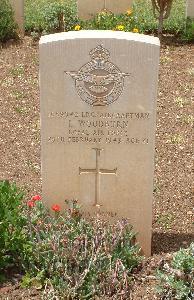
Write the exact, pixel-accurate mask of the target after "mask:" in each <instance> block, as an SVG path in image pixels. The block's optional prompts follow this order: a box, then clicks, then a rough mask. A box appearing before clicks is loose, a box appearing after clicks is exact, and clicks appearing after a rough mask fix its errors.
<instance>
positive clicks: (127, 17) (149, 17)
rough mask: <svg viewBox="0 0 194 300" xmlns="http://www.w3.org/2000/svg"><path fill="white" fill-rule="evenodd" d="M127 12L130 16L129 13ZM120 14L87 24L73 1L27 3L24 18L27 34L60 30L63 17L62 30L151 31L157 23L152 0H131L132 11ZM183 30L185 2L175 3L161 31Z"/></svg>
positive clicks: (101, 16)
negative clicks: (78, 15) (81, 18)
mask: <svg viewBox="0 0 194 300" xmlns="http://www.w3.org/2000/svg"><path fill="white" fill-rule="evenodd" d="M128 12H130V13H128ZM128 12H126V13H125V14H122V15H114V14H110V13H106V12H102V13H100V14H98V15H97V16H95V17H94V19H92V20H90V21H83V20H78V18H77V8H76V1H75V0H61V1H60V0H34V1H31V0H26V3H25V18H26V25H25V27H26V30H27V31H28V32H33V31H35V32H43V33H52V32H56V31H59V30H61V29H60V26H59V19H60V16H61V15H62V13H63V15H64V30H74V29H75V28H76V29H77V28H78V27H76V25H79V26H80V25H81V27H80V29H111V30H115V29H116V30H118V29H117V26H122V27H119V30H125V31H133V29H134V28H135V29H137V30H138V32H141V33H144V32H154V31H156V30H157V28H158V22H157V20H156V19H155V18H154V14H153V9H152V0H134V1H133V8H129V11H128ZM184 29H185V0H174V1H173V5H172V9H171V14H170V17H169V18H168V19H167V20H165V21H164V32H169V33H178V32H183V31H184Z"/></svg>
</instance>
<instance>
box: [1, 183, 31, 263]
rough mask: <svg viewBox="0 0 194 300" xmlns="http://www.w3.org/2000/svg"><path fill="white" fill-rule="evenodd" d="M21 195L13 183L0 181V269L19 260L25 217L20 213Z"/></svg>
mask: <svg viewBox="0 0 194 300" xmlns="http://www.w3.org/2000/svg"><path fill="white" fill-rule="evenodd" d="M23 196H24V195H23V192H21V191H20V190H19V189H18V188H17V187H16V185H15V184H10V183H9V182H8V181H0V269H1V268H4V267H8V266H9V265H10V264H12V263H15V264H16V265H17V264H19V262H20V261H21V258H20V254H21V253H22V251H23V249H24V245H25V243H26V237H25V232H24V229H23V226H24V225H25V224H26V218H25V216H23V215H22V213H21V211H22V208H21V204H22V199H23Z"/></svg>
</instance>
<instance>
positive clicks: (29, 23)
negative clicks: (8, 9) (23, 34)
mask: <svg viewBox="0 0 194 300" xmlns="http://www.w3.org/2000/svg"><path fill="white" fill-rule="evenodd" d="M76 22H77V16H76V4H75V1H74V0H33V1H31V0H26V1H25V29H26V31H28V32H34V31H35V32H44V33H53V32H57V31H64V30H65V31H68V30H71V29H73V28H74V26H75V24H76ZM62 25H63V28H62Z"/></svg>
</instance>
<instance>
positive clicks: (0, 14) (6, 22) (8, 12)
mask: <svg viewBox="0 0 194 300" xmlns="http://www.w3.org/2000/svg"><path fill="white" fill-rule="evenodd" d="M16 37H17V25H16V23H15V21H14V13H13V10H12V7H11V5H10V3H9V1H8V0H0V42H5V41H7V40H9V39H11V38H16Z"/></svg>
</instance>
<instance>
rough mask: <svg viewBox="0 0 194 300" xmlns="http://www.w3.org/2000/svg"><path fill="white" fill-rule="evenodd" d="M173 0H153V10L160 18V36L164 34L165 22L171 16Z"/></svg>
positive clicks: (157, 17)
mask: <svg viewBox="0 0 194 300" xmlns="http://www.w3.org/2000/svg"><path fill="white" fill-rule="evenodd" d="M172 2H173V0H152V6H153V12H154V16H155V18H156V19H158V36H161V35H162V31H163V22H164V19H167V18H168V17H169V16H170V11H171V7H172Z"/></svg>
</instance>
